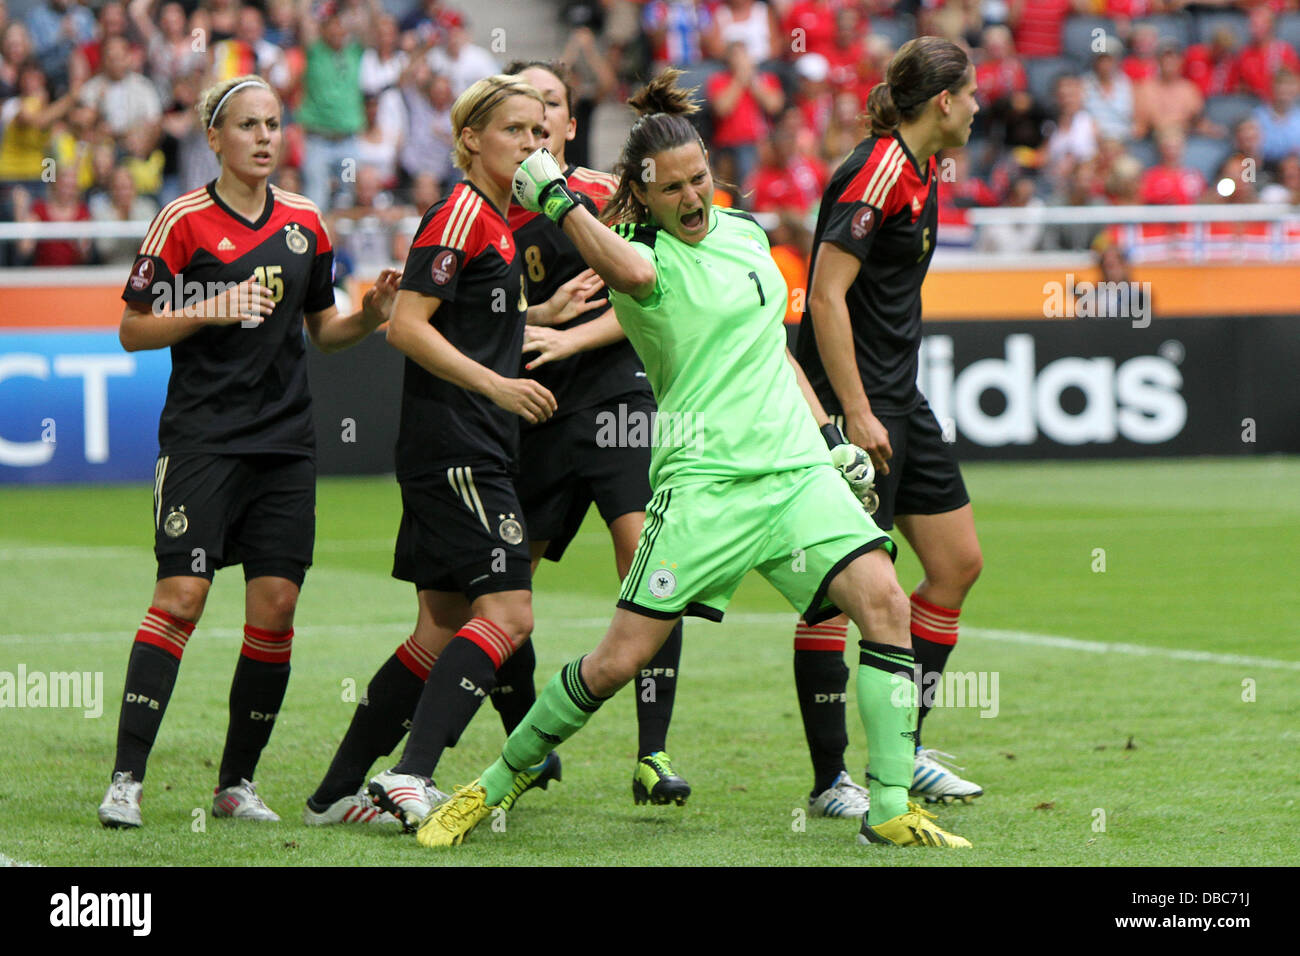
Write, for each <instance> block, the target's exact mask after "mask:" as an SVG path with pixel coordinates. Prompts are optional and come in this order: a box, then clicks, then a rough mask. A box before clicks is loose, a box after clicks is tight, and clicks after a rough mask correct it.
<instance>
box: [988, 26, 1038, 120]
mask: <svg viewBox="0 0 1300 956" xmlns="http://www.w3.org/2000/svg"><path fill="white" fill-rule="evenodd" d="M982 49H983V50H984V57H983V59H982V60H980V64H979V66H977V67H975V87H976V95H978V96H979V99H980V102H981V103H982V104H984V105H985V106H989V105H992V104H993V103H996V102H997V101H998V100H1000V99H1002V98H1003V97H1004V96H1010V95H1011V94H1012V93H1020V92H1024V91H1025V90H1027V89H1029V79H1028V77H1027V76H1026V75H1025V67H1024V64H1023V63H1022V62H1021V61H1020V57H1018V56H1017V55H1016V50H1015V45H1014V43H1013V42H1012V39H1011V31H1010V30H1008V29H1007V28H1006V27H1004V26H1002V25H1000V24H999V25H997V26H992V27H988V28H987V29H985V31H984V40H983V44H982Z"/></svg>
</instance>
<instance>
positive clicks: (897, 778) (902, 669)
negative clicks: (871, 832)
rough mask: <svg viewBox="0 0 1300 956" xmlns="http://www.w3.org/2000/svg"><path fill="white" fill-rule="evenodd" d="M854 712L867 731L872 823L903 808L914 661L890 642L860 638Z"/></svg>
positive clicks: (912, 744) (912, 753) (911, 745)
mask: <svg viewBox="0 0 1300 956" xmlns="http://www.w3.org/2000/svg"><path fill="white" fill-rule="evenodd" d="M859 646H860V647H861V648H862V652H861V655H860V656H859V658H858V660H859V663H858V714H859V716H861V718H862V725H863V726H864V727H865V728H866V731H867V753H868V755H869V760H870V766H869V767H868V768H867V770H868V775H867V787H868V789H869V790H870V791H871V809H870V811H868V813H867V823H868V824H870V825H871V826H875V825H876V824H878V823H883V822H884V821H886V820H891V819H893V818H894V817H896V816H898V815H900V814H903V813H906V812H907V792H908V790H910V789H911V787H912V764H913V762H914V761H915V759H916V705H917V694H916V678H915V668H916V661H915V659H914V658H913V657H912V652H911V651H909V650H907V649H905V648H902V647H895V646H893V645H890V644H873V643H871V642H869V641H860V642H859Z"/></svg>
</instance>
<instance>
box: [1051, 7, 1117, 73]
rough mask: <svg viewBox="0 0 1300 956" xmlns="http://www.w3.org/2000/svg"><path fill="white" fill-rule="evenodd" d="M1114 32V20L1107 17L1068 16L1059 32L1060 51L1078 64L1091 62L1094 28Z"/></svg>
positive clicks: (1084, 64)
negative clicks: (1061, 31)
mask: <svg viewBox="0 0 1300 956" xmlns="http://www.w3.org/2000/svg"><path fill="white" fill-rule="evenodd" d="M1098 29H1100V30H1105V31H1106V32H1107V33H1110V34H1113V33H1114V32H1115V21H1114V20H1111V19H1110V18H1109V17H1088V16H1079V17H1070V18H1069V19H1068V20H1066V21H1065V30H1064V32H1063V33H1062V34H1061V52H1063V53H1064V54H1065V55H1066V56H1069V57H1073V58H1074V60H1075V62H1077V63H1078V64H1079V65H1080V66H1086V65H1087V64H1089V63H1091V62H1092V58H1093V56H1094V55H1095V53H1094V52H1093V48H1092V38H1093V31H1094V30H1098Z"/></svg>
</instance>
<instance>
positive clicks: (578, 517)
mask: <svg viewBox="0 0 1300 956" xmlns="http://www.w3.org/2000/svg"><path fill="white" fill-rule="evenodd" d="M620 405H622V406H625V409H623V410H620V408H619V406H620ZM654 412H655V403H654V399H653V398H652V397H651V396H649V395H645V394H640V393H634V394H631V395H624V396H621V397H620V398H617V399H614V400H612V401H610V402H607V403H605V404H603V405H598V406H596V407H593V408H584V409H581V410H579V411H576V412H573V413H571V414H568V415H564V416H563V417H561V418H559V419H555V420H552V421H549V422H547V423H546V424H544V425H541V426H539V427H537V428H528V429H525V430H524V431H523V434H522V435H521V436H520V442H519V477H518V478H517V479H516V481H515V486H516V488H517V489H518V490H519V500H520V503H521V504H522V505H523V507H524V514H525V515H527V517H528V530H529V533H530V535H531V536H532V538H533V540H534V541H546V542H549V544H548V545H547V547H546V554H545V557H546V559H547V560H548V561H559V560H560V558H561V557H562V556H563V555H564V550H565V548H567V547H568V546H569V542H571V541H572V540H573V538H574V536H575V535H576V534H577V533H578V529H579V528H581V527H582V522H583V519H584V518H585V517H586V516H587V510H588V509H589V508H590V507H591V505H592V503H593V502H594V503H595V505H596V507H597V508H598V509H599V510H600V516H601V518H603V519H604V521H605V524H610V523H611V522H612V521H613V520H614V519H615V518H620V517H622V516H623V515H625V514H628V513H630V512H634V511H645V507H646V503H647V502H648V501H649V500H650V494H651V492H650V452H651V447H650V443H649V437H650V432H649V430H646V433H645V437H646V442H645V443H644V444H640V443H638V444H635V445H633V444H629V443H628V442H626V441H619V442H614V443H612V444H611V443H610V442H608V441H606V440H604V439H605V438H607V437H608V436H609V434H610V432H611V431H613V432H614V433H615V434H616V435H618V436H619V437H621V438H626V437H628V436H627V435H623V434H622V433H621V432H619V430H618V429H617V428H614V429H612V430H611V429H610V428H609V427H608V426H607V420H605V419H601V418H600V416H601V415H605V416H610V415H612V416H614V421H616V422H617V421H618V420H619V416H621V417H622V420H623V421H627V420H628V417H629V416H631V415H633V414H636V413H639V414H640V415H644V416H645V417H646V420H648V419H649V417H650V416H651V415H653V414H654ZM632 420H633V421H635V420H636V419H632ZM631 437H633V438H634V439H639V433H637V432H634V431H633V432H631Z"/></svg>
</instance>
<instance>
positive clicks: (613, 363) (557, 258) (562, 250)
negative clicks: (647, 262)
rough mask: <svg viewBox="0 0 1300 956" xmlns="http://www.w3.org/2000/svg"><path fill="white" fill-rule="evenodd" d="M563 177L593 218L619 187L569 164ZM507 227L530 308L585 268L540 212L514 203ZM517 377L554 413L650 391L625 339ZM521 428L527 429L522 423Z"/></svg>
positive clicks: (588, 317)
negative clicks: (547, 399) (540, 393)
mask: <svg viewBox="0 0 1300 956" xmlns="http://www.w3.org/2000/svg"><path fill="white" fill-rule="evenodd" d="M565 178H566V179H567V180H568V183H569V188H570V189H572V190H573V191H574V192H575V193H576V194H577V195H578V197H579V199H580V200H586V201H589V202H590V205H588V208H589V209H590V210H591V211H592V213H593V214H599V213H600V211H601V210H603V209H604V208H605V203H606V202H608V201H609V198H610V196H612V195H613V194H614V190H615V188H617V186H618V181H617V180H616V179H615V178H614V177H613V176H611V175H609V174H608V173H601V172H597V171H596V170H592V169H585V168H583V167H581V166H570V167H569V168H568V169H567V170H566V171H565ZM586 204H587V202H584V205H586ZM510 228H511V230H512V231H513V232H514V234H515V241H516V242H517V243H518V244H519V248H520V249H522V250H523V257H524V261H523V268H524V279H525V282H524V285H525V287H526V289H527V293H528V302H529V303H530V304H531V305H540V304H541V303H543V302H545V301H546V300H547V299H549V298H550V297H551V296H553V295H554V294H555V292H556V290H557V289H559V287H560V286H561V285H563V284H564V283H566V282H568V281H569V280H570V279H572V278H573V277H574V276H576V275H577V274H578V273H579V272H582V271H583V270H584V269H586V268H587V263H586V262H584V261H583V258H582V256H581V255H580V254H579V253H578V248H577V246H575V245H574V244H573V242H572V240H570V239H569V237H568V236H566V235H565V234H564V233H563V232H562V231H561V230H560V229H558V228H556V227H555V225H553V224H552V223H551V222H550V221H549V220H547V218H546V217H545V216H543V215H541V214H540V213H535V212H529V211H528V210H527V209H524V208H523V207H522V206H519V205H517V204H516V205H511V207H510ZM608 297H609V292H608V290H607V289H605V288H604V287H602V288H601V290H600V292H599V293H598V294H597V296H596V298H600V299H608ZM602 312H603V310H602V309H592V310H591V311H590V312H584V313H583V314H582V315H579V316H577V317H576V318H573V319H570V320H569V321H568V322H565V323H562V324H561V325H558V326H556V328H558V329H572V328H575V327H576V326H579V325H584V324H585V323H587V322H590V321H592V320H593V319H595V318H596V317H597V316H599V315H600V314H601V313H602ZM525 358H526V359H527V358H530V356H525ZM520 374H522V375H525V376H527V377H528V378H533V379H536V380H537V381H538V382H541V383H542V384H543V385H545V386H546V387H547V388H548V389H550V390H551V393H552V394H553V395H554V396H555V402H556V415H567V414H569V413H571V412H576V411H581V410H582V409H584V408H592V407H594V406H596V405H601V404H603V403H605V402H606V401H607V400H609V399H612V398H617V397H618V396H620V395H628V394H633V393H639V392H644V393H646V394H649V393H650V383H649V382H648V381H646V377H645V370H644V369H643V368H642V366H641V360H640V359H639V358H637V354H636V351H635V350H634V349H633V348H632V344H631V343H630V342H628V341H627V339H623V340H622V341H619V342H615V343H613V344H612V345H606V346H603V347H602V348H598V349H591V350H589V351H586V352H579V353H578V354H577V355H571V356H569V357H568V358H566V359H561V360H560V361H558V362H547V363H546V364H545V365H542V366H540V367H539V368H536V369H533V370H531V371H530V370H524V371H522V372H521V373H520ZM522 427H524V428H527V427H529V426H528V424H527V423H526V422H525V423H524V424H523V426H522Z"/></svg>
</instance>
